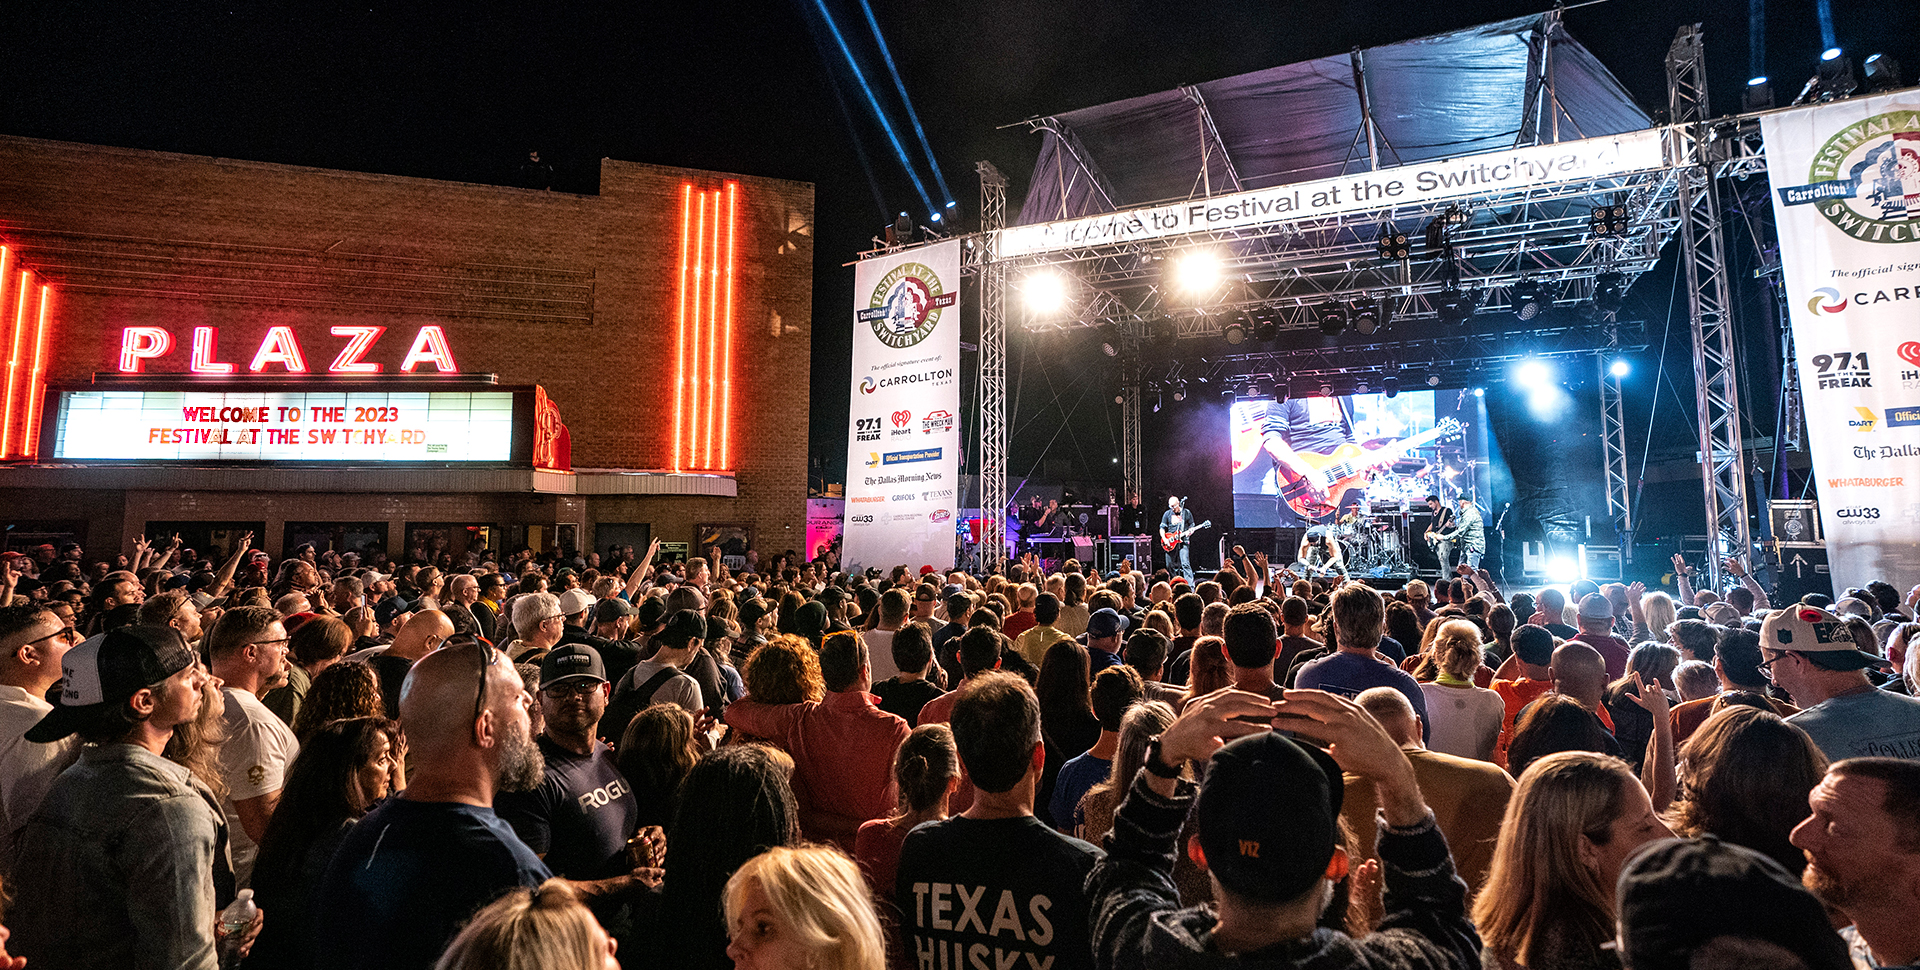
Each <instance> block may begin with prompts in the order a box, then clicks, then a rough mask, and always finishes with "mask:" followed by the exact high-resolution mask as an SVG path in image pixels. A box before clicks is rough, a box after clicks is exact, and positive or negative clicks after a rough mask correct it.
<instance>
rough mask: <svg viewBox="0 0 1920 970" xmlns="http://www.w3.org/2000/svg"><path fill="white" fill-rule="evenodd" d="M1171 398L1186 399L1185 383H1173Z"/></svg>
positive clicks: (1176, 399)
mask: <svg viewBox="0 0 1920 970" xmlns="http://www.w3.org/2000/svg"><path fill="white" fill-rule="evenodd" d="M1173 399H1174V400H1175V401H1184V400H1186V399H1187V385H1185V384H1175V385H1173Z"/></svg>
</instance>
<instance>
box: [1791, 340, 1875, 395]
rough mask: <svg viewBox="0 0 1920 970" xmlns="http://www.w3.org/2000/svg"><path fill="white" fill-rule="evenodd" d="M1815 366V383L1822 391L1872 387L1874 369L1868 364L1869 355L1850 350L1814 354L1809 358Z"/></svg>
mask: <svg viewBox="0 0 1920 970" xmlns="http://www.w3.org/2000/svg"><path fill="white" fill-rule="evenodd" d="M1807 363H1809V364H1812V365H1813V369H1814V372H1815V373H1814V381H1815V383H1816V385H1817V386H1818V387H1819V389H1820V390H1823V391H1825V390H1831V389H1833V388H1836V387H1872V386H1873V368H1872V366H1871V365H1869V364H1868V363H1867V355H1866V354H1865V353H1864V352H1862V353H1854V352H1852V351H1848V350H1842V351H1838V352H1836V353H1831V354H1814V355H1813V356H1812V357H1809V358H1807Z"/></svg>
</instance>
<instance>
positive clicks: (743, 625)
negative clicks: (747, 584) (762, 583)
mask: <svg viewBox="0 0 1920 970" xmlns="http://www.w3.org/2000/svg"><path fill="white" fill-rule="evenodd" d="M739 610H740V629H741V630H742V631H743V632H744V631H751V630H752V629H753V627H754V625H755V624H757V623H759V622H760V621H761V619H763V618H765V617H766V615H767V614H769V613H772V612H773V604H772V603H769V602H767V601H766V600H763V599H761V598H760V597H758V596H755V597H753V598H751V599H746V600H742V601H741V602H740V606H739Z"/></svg>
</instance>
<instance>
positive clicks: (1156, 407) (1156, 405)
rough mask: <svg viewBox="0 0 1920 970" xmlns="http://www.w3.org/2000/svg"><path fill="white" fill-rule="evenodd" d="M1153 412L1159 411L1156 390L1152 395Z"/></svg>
mask: <svg viewBox="0 0 1920 970" xmlns="http://www.w3.org/2000/svg"><path fill="white" fill-rule="evenodd" d="M1153 413H1155V414H1159V413H1160V393H1159V392H1158V391H1156V392H1154V395H1153Z"/></svg>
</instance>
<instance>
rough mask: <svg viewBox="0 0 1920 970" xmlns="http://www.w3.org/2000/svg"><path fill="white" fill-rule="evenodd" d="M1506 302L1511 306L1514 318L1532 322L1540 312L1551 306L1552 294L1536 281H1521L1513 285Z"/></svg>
mask: <svg viewBox="0 0 1920 970" xmlns="http://www.w3.org/2000/svg"><path fill="white" fill-rule="evenodd" d="M1508 300H1509V302H1510V303H1511V305H1512V306H1513V315H1514V317H1515V318H1517V319H1519V320H1522V321H1526V320H1532V319H1533V318H1534V317H1537V316H1539V315H1540V314H1541V312H1542V311H1544V310H1546V309H1547V308H1548V307H1551V306H1553V292H1552V291H1551V290H1549V289H1547V288H1546V287H1545V286H1544V285H1542V284H1541V283H1540V282H1539V281H1538V280H1521V281H1520V282H1518V283H1515V284H1514V285H1513V290H1512V291H1511V292H1510V294H1509V295H1508Z"/></svg>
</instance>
